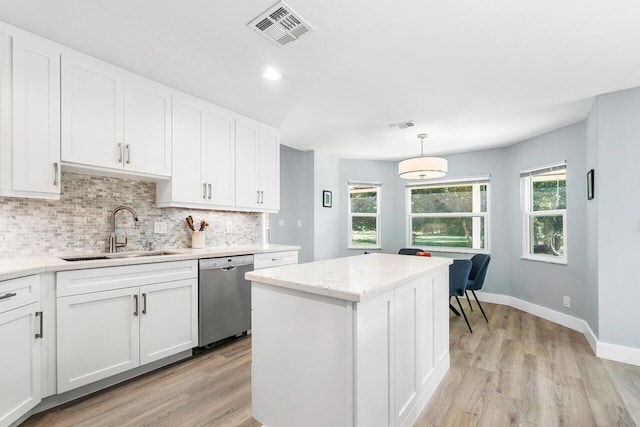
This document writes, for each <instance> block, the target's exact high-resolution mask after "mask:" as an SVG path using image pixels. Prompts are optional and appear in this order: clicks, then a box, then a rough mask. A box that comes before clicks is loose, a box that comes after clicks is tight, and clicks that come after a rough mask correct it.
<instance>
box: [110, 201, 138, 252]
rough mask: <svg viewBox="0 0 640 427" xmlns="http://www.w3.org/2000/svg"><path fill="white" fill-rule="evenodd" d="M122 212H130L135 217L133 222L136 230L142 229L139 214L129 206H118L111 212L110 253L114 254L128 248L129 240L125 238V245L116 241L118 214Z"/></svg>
mask: <svg viewBox="0 0 640 427" xmlns="http://www.w3.org/2000/svg"><path fill="white" fill-rule="evenodd" d="M120 211H129V213H131V215H133V221H134V222H135V225H136V228H138V227H140V221H138V213H137V212H136V211H135V210H134V209H133V208H130V207H129V206H118V207H117V208H115V209H114V210H112V211H111V215H110V216H109V221H110V228H109V252H110V253H114V252H116V250H117V249H118V248H124V247H125V246H127V238H126V236H125V238H124V243H119V242H118V241H117V239H116V214H117V213H118V212H120Z"/></svg>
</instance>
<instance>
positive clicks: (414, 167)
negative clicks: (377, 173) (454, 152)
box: [398, 133, 449, 179]
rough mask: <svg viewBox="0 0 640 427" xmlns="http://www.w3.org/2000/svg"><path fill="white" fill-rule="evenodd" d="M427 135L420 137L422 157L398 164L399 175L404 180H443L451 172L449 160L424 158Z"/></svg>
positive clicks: (423, 134) (422, 134)
mask: <svg viewBox="0 0 640 427" xmlns="http://www.w3.org/2000/svg"><path fill="white" fill-rule="evenodd" d="M426 137H427V134H426V133H421V134H420V135H418V138H420V147H421V148H420V157H412V158H410V159H406V160H403V161H401V162H400V163H398V175H400V178H404V179H432V178H441V177H443V176H445V175H446V174H447V172H448V171H449V163H448V162H447V159H443V158H442V157H425V156H424V139H425V138H426Z"/></svg>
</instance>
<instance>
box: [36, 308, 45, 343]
mask: <svg viewBox="0 0 640 427" xmlns="http://www.w3.org/2000/svg"><path fill="white" fill-rule="evenodd" d="M36 316H38V317H39V318H40V332H39V333H37V334H36V338H42V337H44V329H43V327H42V324H43V323H44V321H43V319H44V314H43V313H42V312H41V311H36Z"/></svg>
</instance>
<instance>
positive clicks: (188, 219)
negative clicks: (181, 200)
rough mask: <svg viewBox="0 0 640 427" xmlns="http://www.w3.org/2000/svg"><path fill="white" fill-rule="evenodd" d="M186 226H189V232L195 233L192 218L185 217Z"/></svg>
mask: <svg viewBox="0 0 640 427" xmlns="http://www.w3.org/2000/svg"><path fill="white" fill-rule="evenodd" d="M187 226H189V229H190V230H191V231H196V229H195V227H194V226H193V217H192V216H191V215H189V216H188V217H187Z"/></svg>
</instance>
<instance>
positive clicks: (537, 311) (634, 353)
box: [476, 292, 640, 366]
mask: <svg viewBox="0 0 640 427" xmlns="http://www.w3.org/2000/svg"><path fill="white" fill-rule="evenodd" d="M476 295H478V299H479V300H480V301H483V302H484V301H486V302H489V303H493V304H501V305H508V306H511V307H513V308H517V309H518V310H522V311H524V312H526V313H529V314H533V315H534V316H538V317H540V318H542V319H546V320H549V321H550V322H553V323H557V324H559V325H562V326H565V327H567V328H569V329H573V330H574V331H578V332H581V333H582V334H583V335H584V337H585V338H586V340H587V342H588V343H589V346H591V349H592V350H593V353H594V354H595V355H596V356H598V357H600V358H602V359H609V360H614V361H616V362H622V363H628V364H630V365H636V366H640V348H633V347H625V346H621V345H616V344H609V343H605V342H602V341H599V340H598V337H597V336H596V334H595V333H593V330H591V327H590V326H589V324H588V323H587V322H586V321H585V320H583V319H578V318H577V317H573V316H569V315H568V314H564V313H560V312H558V311H555V310H552V309H550V308H547V307H542V306H540V305H537V304H533V303H531V302H528V301H524V300H521V299H519V298H515V297H511V296H508V295H501V294H491V293H487V292H476Z"/></svg>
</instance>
